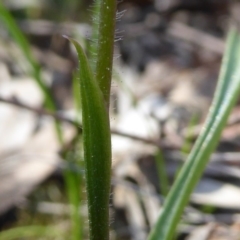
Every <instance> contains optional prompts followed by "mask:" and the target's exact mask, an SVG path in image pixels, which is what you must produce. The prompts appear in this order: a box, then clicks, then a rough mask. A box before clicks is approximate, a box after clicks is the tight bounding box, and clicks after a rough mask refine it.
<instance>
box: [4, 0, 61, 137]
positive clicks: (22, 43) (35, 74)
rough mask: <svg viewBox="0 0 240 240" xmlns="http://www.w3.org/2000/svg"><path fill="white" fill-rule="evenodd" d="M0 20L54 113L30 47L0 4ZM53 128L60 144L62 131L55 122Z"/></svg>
mask: <svg viewBox="0 0 240 240" xmlns="http://www.w3.org/2000/svg"><path fill="white" fill-rule="evenodd" d="M0 19H1V20H2V21H3V22H4V23H5V25H6V27H7V29H8V31H9V32H10V33H11V35H12V36H13V38H14V39H15V41H16V42H17V44H18V45H19V46H20V48H21V50H22V52H23V53H24V55H25V57H26V59H27V60H28V62H29V64H30V65H31V68H32V72H31V75H32V77H33V78H34V79H35V80H36V83H37V85H38V86H39V88H40V89H41V91H42V93H43V95H44V97H45V105H46V107H47V108H48V109H49V110H52V111H55V110H56V107H55V104H54V101H53V99H52V96H51V93H50V91H49V89H48V87H47V86H46V85H45V84H44V82H43V81H42V78H41V67H40V65H39V64H38V63H37V61H36V60H35V58H34V57H33V55H32V51H31V47H30V45H29V43H28V41H27V39H26V38H25V36H24V35H23V33H22V32H21V30H20V29H19V27H18V26H17V24H16V22H15V20H14V18H13V17H12V15H11V14H10V13H9V11H8V10H7V9H6V8H5V7H4V6H3V4H2V3H1V2H0ZM55 128H56V132H57V135H58V139H59V141H60V142H62V141H63V139H62V131H61V126H60V123H59V122H58V121H57V120H56V121H55Z"/></svg>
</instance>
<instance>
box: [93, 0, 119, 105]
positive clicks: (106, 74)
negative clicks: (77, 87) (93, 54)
mask: <svg viewBox="0 0 240 240" xmlns="http://www.w3.org/2000/svg"><path fill="white" fill-rule="evenodd" d="M116 6H117V1H116V0H101V1H100V15H99V30H98V39H97V43H98V46H97V59H96V72H95V74H96V79H97V81H98V84H99V87H100V89H101V91H102V93H103V97H104V100H105V104H106V106H107V107H108V106H109V99H110V88H111V79H112V63H113V49H114V34H115V21H116V19H115V18H116Z"/></svg>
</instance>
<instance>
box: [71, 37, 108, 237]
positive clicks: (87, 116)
mask: <svg viewBox="0 0 240 240" xmlns="http://www.w3.org/2000/svg"><path fill="white" fill-rule="evenodd" d="M70 41H71V42H72V43H73V44H74V46H75V48H76V50H77V52H78V59H79V66H80V70H79V79H80V91H81V100H82V125H83V141H84V142H83V145H84V160H85V170H86V186H87V196H88V211H89V212H88V213H89V227H90V239H91V240H97V239H98V240H100V239H101V240H107V239H109V193H110V176H111V134H110V125H109V117H108V111H107V108H106V106H105V103H104V98H103V94H102V92H101V90H100V88H99V86H98V83H97V81H96V80H95V78H94V75H93V72H92V70H91V68H90V66H89V63H88V60H87V57H86V55H85V53H84V51H83V49H82V47H81V46H80V45H79V44H78V43H77V42H76V41H75V40H73V39H70Z"/></svg>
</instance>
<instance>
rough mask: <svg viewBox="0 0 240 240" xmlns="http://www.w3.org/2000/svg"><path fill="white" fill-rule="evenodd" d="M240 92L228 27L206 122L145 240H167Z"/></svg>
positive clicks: (239, 64)
mask: <svg viewBox="0 0 240 240" xmlns="http://www.w3.org/2000/svg"><path fill="white" fill-rule="evenodd" d="M239 92H240V36H239V33H238V32H237V31H236V30H235V29H232V30H231V31H230V33H229V36H228V40H227V49H226V52H225V55H224V59H223V62H222V67H221V72H220V77H219V83H218V87H217V90H216V94H215V96H214V101H213V104H212V106H211V109H210V112H209V116H208V118H207V121H206V124H205V126H204V127H203V130H202V132H201V134H200V136H199V138H198V140H197V142H196V144H195V145H194V148H193V149H192V151H191V153H190V155H189V156H188V159H187V161H186V163H185V164H184V166H183V168H182V169H181V171H180V173H179V175H178V177H177V179H176V181H175V183H174V185H173V187H172V189H171V191H170V193H169V195H168V197H167V199H166V202H165V204H164V208H163V210H162V212H161V214H160V217H159V219H158V221H157V223H156V226H155V227H154V228H153V229H152V231H151V233H150V235H149V238H148V239H149V240H171V239H173V236H174V234H175V230H176V227H177V224H178V222H179V219H180V217H181V214H182V212H183V209H184V207H185V206H186V204H187V202H188V200H189V198H190V195H191V192H192V191H193V189H194V187H195V186H196V184H197V182H198V181H199V179H200V177H201V175H202V173H203V170H204V168H205V167H206V164H207V162H208V159H209V157H210V155H211V153H212V152H213V151H214V149H215V147H216V145H217V143H218V140H219V138H220V135H221V132H222V130H223V128H224V126H225V124H226V121H227V118H228V116H229V114H230V111H231V109H232V107H233V106H234V104H235V103H236V101H237V98H238V95H239Z"/></svg>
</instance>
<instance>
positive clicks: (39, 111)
mask: <svg viewBox="0 0 240 240" xmlns="http://www.w3.org/2000/svg"><path fill="white" fill-rule="evenodd" d="M0 102H2V103H6V104H11V105H14V106H16V107H20V108H23V109H26V110H29V111H31V112H33V113H35V114H37V115H39V116H50V117H52V118H54V119H57V120H59V121H61V122H66V123H68V124H70V125H73V126H75V127H76V128H77V129H78V131H79V132H81V131H82V126H81V125H80V124H79V123H78V122H77V121H74V120H72V119H69V118H67V117H65V116H63V115H62V114H60V113H57V112H50V111H48V110H46V109H43V108H35V107H31V106H29V105H27V104H25V103H23V102H21V101H20V100H19V99H17V98H16V97H11V98H4V97H1V96H0ZM111 133H112V134H115V135H118V136H121V137H126V138H131V139H133V140H136V141H140V142H143V143H146V144H150V145H154V146H156V147H158V148H161V149H162V148H164V149H180V148H181V146H180V145H178V144H172V143H166V142H163V141H157V140H154V139H147V138H143V137H139V136H136V135H133V134H129V133H124V132H120V131H118V130H116V129H112V130H111Z"/></svg>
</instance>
